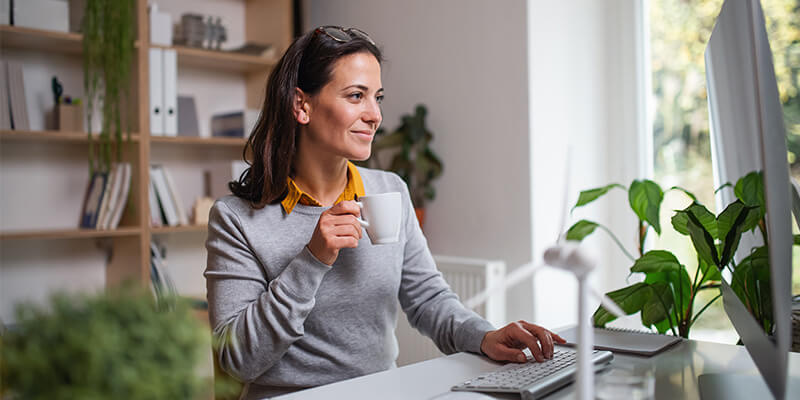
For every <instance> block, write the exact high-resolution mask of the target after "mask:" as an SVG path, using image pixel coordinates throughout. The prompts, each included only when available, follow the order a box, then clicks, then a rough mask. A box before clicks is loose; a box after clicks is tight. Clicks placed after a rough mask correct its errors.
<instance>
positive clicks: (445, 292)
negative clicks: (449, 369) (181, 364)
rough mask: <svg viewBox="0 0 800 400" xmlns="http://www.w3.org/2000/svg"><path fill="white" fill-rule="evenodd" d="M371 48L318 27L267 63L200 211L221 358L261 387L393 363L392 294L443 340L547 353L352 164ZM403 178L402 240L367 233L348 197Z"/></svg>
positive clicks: (369, 105)
mask: <svg viewBox="0 0 800 400" xmlns="http://www.w3.org/2000/svg"><path fill="white" fill-rule="evenodd" d="M381 59H382V56H381V52H380V50H379V49H378V47H377V46H376V45H375V43H374V42H373V41H372V39H370V38H369V36H367V34H366V33H364V32H362V31H360V30H357V29H354V28H348V29H343V28H340V27H331V26H327V27H320V28H317V29H315V30H314V31H312V32H309V33H307V34H305V35H303V36H302V37H300V38H298V39H297V40H295V42H294V43H293V44H292V45H291V46H290V47H289V49H288V50H287V51H286V53H285V54H284V55H283V57H282V58H281V60H280V62H279V63H278V65H277V66H276V67H275V69H274V70H273V71H272V73H271V75H270V78H269V82H268V84H267V93H266V101H265V103H264V106H263V108H262V111H261V118H260V120H259V122H258V124H257V125H256V127H255V129H254V131H253V133H252V134H251V136H250V139H249V142H248V146H249V147H250V148H251V149H252V152H253V156H252V164H251V166H250V168H249V169H248V170H247V171H246V172H245V173H244V174H243V176H242V177H241V179H240V180H239V181H237V182H231V185H230V186H231V191H232V192H233V193H234V196H227V197H224V198H222V199H220V200H218V201H217V202H216V204H215V205H214V207H213V208H212V210H211V214H210V218H209V236H208V242H207V243H206V247H207V249H208V266H207V269H206V272H205V276H206V279H207V284H208V300H209V305H210V319H211V324H212V327H213V333H214V335H215V337H217V338H219V339H222V343H223V345H222V347H221V348H220V349H219V358H218V361H219V364H220V366H221V367H222V368H223V369H225V370H226V371H227V372H228V373H230V374H231V375H233V376H234V377H236V378H238V379H240V380H242V381H243V382H247V383H248V385H247V387H246V388H245V394H244V395H243V396H242V397H244V398H262V397H265V396H272V395H278V394H282V393H287V392H291V391H295V390H300V389H303V388H308V387H312V386H317V385H322V384H326V383H331V382H335V381H339V380H343V379H348V378H353V377H356V376H360V375H364V374H369V373H373V372H378V371H382V370H386V369H388V368H392V367H394V366H395V359H396V358H397V353H398V349H397V341H396V339H395V336H394V328H395V321H396V318H397V316H398V308H397V304H398V300H399V305H400V306H401V307H402V309H403V311H404V312H405V313H406V315H407V317H408V319H409V321H410V322H411V325H412V326H414V327H415V328H417V329H418V330H420V331H421V332H422V333H423V334H425V335H427V336H429V337H430V338H431V339H433V340H434V341H435V342H436V344H437V346H438V347H439V349H441V350H442V351H443V352H445V353H454V352H459V351H470V352H475V353H481V352H482V353H483V354H485V355H487V356H489V357H490V358H492V359H495V360H500V361H514V362H525V361H526V357H525V354H524V353H523V352H522V350H521V349H524V348H525V347H528V348H530V350H531V352H532V354H533V356H534V358H536V360H537V361H543V360H545V359H546V358H549V357H552V352H553V340H556V341H559V342H561V341H562V339H561V338H560V337H558V336H557V335H555V334H553V333H551V332H549V331H547V330H545V329H543V328H541V327H539V326H536V325H533V324H529V323H527V322H524V321H520V322H516V323H512V324H509V325H508V326H506V327H504V328H502V329H499V330H495V329H494V327H493V326H492V325H491V324H489V323H488V322H487V321H485V320H484V319H482V318H481V317H480V316H478V315H477V314H475V313H474V312H472V311H470V310H467V309H465V308H464V307H463V306H462V305H461V303H460V302H459V300H458V298H457V297H456V295H455V294H454V293H453V292H452V291H451V290H450V289H449V287H448V285H447V284H446V282H445V281H444V279H442V276H441V274H440V273H439V272H438V271H437V270H436V266H435V264H434V261H433V258H432V257H431V253H430V251H429V249H428V246H427V242H426V240H425V237H424V236H423V235H422V231H421V230H420V227H419V224H418V222H417V220H416V218H415V214H414V212H413V206H412V204H411V201H410V198H409V195H408V189H407V187H406V185H405V184H404V182H403V181H402V180H401V179H400V178H399V177H398V176H397V175H395V174H393V173H390V172H384V171H378V170H371V169H365V168H360V167H356V166H354V165H353V164H352V163H350V161H349V160H365V159H367V158H368V157H369V155H370V151H371V143H372V139H373V136H374V134H375V131H376V130H377V129H378V126H379V125H380V123H381V109H380V102H381V100H382V98H383V87H382V85H381V65H380V63H381ZM385 192H401V193H402V200H403V206H404V212H403V216H402V218H403V222H402V223H403V225H402V229H401V234H400V240H399V242H397V243H394V244H386V245H372V244H371V243H370V242H369V239H368V238H366V237H364V236H363V233H362V229H361V226H360V225H359V223H358V221H357V218H358V217H360V211H359V207H358V206H357V205H356V204H355V202H354V201H353V200H354V199H355V198H356V196H362V195H365V194H374V193H385Z"/></svg>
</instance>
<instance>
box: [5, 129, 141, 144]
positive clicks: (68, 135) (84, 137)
mask: <svg viewBox="0 0 800 400" xmlns="http://www.w3.org/2000/svg"><path fill="white" fill-rule="evenodd" d="M96 135H97V133H96V132H95V133H92V137H93V138H95V140H96V138H97V136H96ZM0 140H2V141H45V142H50V141H56V142H78V143H85V142H88V141H89V138H88V134H87V133H86V132H65V131H6V130H0ZM123 140H127V135H126V134H123ZM131 141H132V142H134V143H135V142H138V141H139V135H138V134H136V133H131Z"/></svg>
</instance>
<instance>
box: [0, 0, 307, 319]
mask: <svg viewBox="0 0 800 400" xmlns="http://www.w3.org/2000/svg"><path fill="white" fill-rule="evenodd" d="M156 2H157V3H158V5H159V9H160V10H161V11H166V12H169V13H170V14H171V16H172V21H173V23H177V22H178V21H179V20H180V15H181V14H182V13H187V12H194V13H200V14H206V15H220V14H217V13H218V12H219V13H223V14H222V15H223V21H224V22H225V25H226V26H227V27H228V28H229V30H230V32H229V43H230V44H231V45H234V44H237V45H238V44H243V43H244V42H245V41H252V42H259V43H265V44H272V45H273V48H274V50H275V52H274V54H276V55H280V54H282V52H283V51H284V50H285V49H286V48H287V47H288V46H289V44H290V43H291V41H292V39H293V33H294V28H293V21H294V15H293V13H294V11H293V10H294V1H293V0H232V1H226V2H214V1H212V0H201V1H197V0H158V1H156ZM147 3H148V0H136V31H137V37H136V41H135V48H134V53H135V54H134V59H133V63H134V64H133V66H132V79H131V81H132V87H131V100H132V101H131V102H130V106H129V109H128V110H126V111H127V115H128V116H129V118H130V121H131V126H132V132H131V137H130V141H127V142H126V143H125V145H124V154H123V157H122V158H123V161H126V162H129V163H131V165H132V167H133V176H132V178H131V188H130V195H129V199H128V204H127V205H126V210H125V213H124V215H123V218H122V221H121V222H120V226H119V227H118V228H117V229H114V230H91V229H78V228H77V220H78V217H79V214H80V204H79V203H81V202H82V197H83V192H84V191H85V188H86V182H87V181H88V172H87V171H88V166H87V164H86V163H85V159H86V155H87V154H88V153H87V151H86V150H85V148H86V147H88V138H87V134H86V133H85V132H63V131H56V130H53V129H54V128H53V126H52V124H49V123H48V122H46V121H49V119H50V118H51V116H50V115H45V116H41V117H40V118H39V119H40V120H42V121H45V122H42V123H38V124H37V123H34V122H33V120H32V123H31V125H32V128H31V130H28V131H18V130H0V151H2V152H3V154H4V155H7V154H19V156H15V157H0V168H2V169H4V170H5V171H0V192H4V193H5V194H2V202H1V203H0V204H2V207H4V208H5V207H8V209H7V210H6V211H5V212H4V213H3V215H2V216H0V217H2V218H4V219H5V220H4V221H0V257H2V253H3V251H2V249H3V248H11V247H12V246H23V247H31V248H34V249H38V248H47V247H50V245H49V243H55V242H52V241H59V242H58V243H61V242H60V241H63V240H69V241H88V242H87V243H92V242H93V241H94V242H97V245H96V246H91V245H85V244H82V245H81V246H75V247H80V248H89V249H92V248H93V247H96V248H98V249H97V250H98V251H101V252H105V253H106V257H103V259H104V260H105V261H104V262H103V264H102V265H100V266H99V267H98V268H101V269H102V275H103V276H104V278H102V279H103V280H104V282H105V287H106V288H110V287H114V286H115V285H118V284H120V283H121V282H123V281H126V280H131V279H132V280H134V281H137V282H141V283H142V284H148V283H149V271H150V241H151V239H153V238H156V239H158V240H160V241H163V243H165V244H166V246H169V247H170V252H171V253H172V249H171V248H172V246H173V245H174V246H175V247H176V250H175V252H174V253H175V254H176V257H177V259H176V260H175V262H174V264H180V263H181V259H180V257H178V255H179V253H180V248H182V249H183V251H184V252H185V253H193V254H195V255H196V254H204V253H205V248H204V240H205V232H206V231H207V227H206V226H205V225H189V226H177V227H151V226H150V220H149V219H150V212H149V200H148V199H149V196H148V192H149V187H150V182H149V165H150V164H151V163H159V164H163V165H165V166H167V167H168V168H170V170H172V169H175V170H176V174H175V175H178V176H173V177H174V178H175V180H176V184H177V186H179V187H180V188H179V189H180V190H181V191H182V192H183V193H188V195H186V196H183V197H185V199H184V200H186V202H185V203H184V208H185V209H186V210H187V211H188V210H189V209H191V202H193V200H194V197H195V196H196V193H199V192H200V191H201V190H202V189H201V188H200V186H201V185H202V183H201V182H202V172H203V168H204V167H205V163H206V161H207V160H209V159H210V160H212V161H225V160H235V159H241V154H242V150H243V149H244V147H245V145H246V139H243V138H222V137H207V136H208V135H204V136H205V137H189V136H178V137H164V136H152V135H151V134H150V132H149V129H148V127H149V126H150V121H149V112H148V111H149V78H150V77H149V76H148V74H149V68H148V67H149V59H148V57H149V49H150V48H151V47H161V48H171V49H174V50H175V51H176V54H177V58H178V63H177V64H178V94H180V95H192V96H193V97H195V99H196V101H197V103H198V116H199V119H200V123H201V124H206V125H208V124H209V123H210V122H209V121H210V116H211V114H213V113H217V112H225V111H230V110H231V109H237V108H238V109H242V108H260V106H261V102H262V97H263V91H264V84H265V82H266V77H267V75H268V73H269V72H270V70H271V69H272V68H273V66H274V65H275V64H276V63H277V56H274V57H260V56H253V55H246V54H239V53H231V52H224V51H214V50H205V49H199V48H191V47H185V46H177V45H176V46H157V45H151V43H150V38H149V32H150V29H149V18H148V12H147ZM220 10H221V11H220ZM239 42H241V43H239ZM0 50H2V52H3V57H4V59H5V58H6V57H7V56H8V57H9V59H11V58H14V57H16V58H17V59H18V60H21V62H22V63H23V71H25V73H26V78H25V79H26V95H27V94H28V90H29V89H30V88H29V87H28V86H27V85H28V82H29V81H28V79H29V78H28V75H27V74H28V72H27V69H28V68H30V70H31V71H32V74H33V73H34V72H35V71H34V70H36V71H38V70H44V72H41V71H40V75H41V76H37V78H41V79H39V80H40V81H41V80H44V79H49V78H47V76H44V75H45V74H46V73H52V71H54V70H55V71H57V72H58V73H59V77H60V78H61V74H63V75H64V76H65V77H67V79H64V80H65V82H66V83H67V84H70V83H71V84H72V87H71V88H67V87H66V86H67V84H65V94H75V95H78V97H81V96H80V95H82V62H81V54H82V52H83V48H82V35H80V34H78V33H62V32H52V31H47V30H41V29H30V28H22V27H16V26H8V25H0ZM51 61H52V62H51ZM59 68H60V70H59ZM70 78H71V79H70ZM33 82H34V83H35V84H37V83H39V82H36V80H35V79H33ZM46 85H47V87H49V82H46ZM40 86H42V87H44V86H45V85H44V84H40ZM227 86H229V87H227ZM220 87H223V89H222V90H220ZM67 89H70V90H71V93H68V90H67ZM44 90H45V89H42V91H44ZM217 92H221V93H223V94H222V95H219V96H216V93H217ZM37 95H38V97H36V100H35V102H38V103H43V102H46V101H48V100H49V102H50V103H52V98H50V97H48V96H46V95H42V94H41V93H38V94H37ZM217 97H219V98H217ZM31 104H32V101H29V102H28V105H29V107H28V108H29V114H30V113H35V112H40V113H42V114H44V113H47V112H48V111H47V110H44V111H42V110H31ZM49 107H50V108H52V104H50V105H49ZM93 131H94V132H97V129H93ZM179 134H180V133H179ZM201 134H203V132H202V131H201ZM29 155H33V156H29ZM30 171H33V172H30ZM36 173H39V175H45V177H44V178H41V183H39V181H37V184H35V185H31V186H30V187H21V188H19V187H18V184H17V183H16V182H22V181H24V179H23V178H24V175H32V174H36ZM15 174H17V175H15ZM12 186H13V187H12ZM12 189H14V190H19V191H21V192H22V193H24V195H25V196H29V197H30V198H32V199H35V200H34V201H33V204H32V205H31V208H39V209H42V208H45V209H46V210H44V211H43V212H42V213H41V214H42V215H40V216H33V217H32V218H34V220H33V221H32V223H31V224H27V223H26V222H25V220H24V219H23V218H22V217H13V218H7V216H9V215H12V216H13V213H14V212H15V211H16V210H14V209H13V208H18V209H19V208H22V207H23V206H24V205H25V203H24V200H20V199H19V197H20V196H23V194H18V195H17V196H18V198H16V199H15V198H13V197H11V196H14V195H12V194H10V193H11V192H12V191H14V190H12ZM26 191H28V192H26ZM67 192H68V193H67ZM53 198H56V199H57V200H53ZM48 205H49V207H48ZM47 208H52V210H47ZM19 211H20V212H22V210H19ZM55 213H59V215H61V214H63V215H64V216H63V217H61V218H60V219H58V221H55V222H52V223H51V224H50V225H48V223H50V222H49V219H51V218H49V216H50V215H56V214H55ZM36 218H38V219H36ZM73 221H74V222H73ZM70 243H72V242H70ZM53 247H64V246H63V245H61V244H59V245H57V246H55V245H54V246H53ZM66 247H70V246H69V245H66ZM65 252H66V251H65ZM19 253H20V252H15V254H16V257H19ZM59 254H60V253H59ZM32 258H35V257H33V256H32ZM78 258H79V259H80V257H78ZM86 258H90V257H86ZM95 258H97V257H95ZM203 258H204V256H203ZM0 260H2V264H3V265H1V266H0V280H3V279H6V278H5V277H6V276H9V275H13V274H6V275H4V274H3V270H4V269H6V268H8V269H9V270H15V271H16V270H19V269H24V268H22V267H21V266H16V265H15V263H19V264H20V265H25V264H26V263H27V260H20V259H18V258H14V259H11V260H8V259H5V258H0ZM36 260H37V262H38V260H39V259H38V258H36ZM81 260H82V259H81ZM81 260H78V261H76V260H64V259H58V258H53V259H50V260H48V266H49V265H51V264H52V268H53V271H54V272H56V270H57V269H58V268H57V267H58V264H59V263H62V262H64V263H68V262H70V261H72V262H82V261H81ZM195 261H196V260H192V261H190V262H188V263H186V264H187V265H185V266H180V268H183V269H184V270H186V271H190V272H189V273H190V274H192V276H191V280H194V281H193V282H194V283H193V287H195V286H198V285H197V279H199V280H200V281H202V279H203V278H202V271H203V265H204V264H203V265H198V264H197V263H196V262H195ZM170 262H171V264H173V260H170ZM177 266H178V265H176V267H177ZM14 274H19V273H18V272H14ZM13 276H18V275H13ZM13 276H12V277H13ZM62 279H81V277H63V278H62ZM179 279H180V278H178V279H176V280H179ZM21 281H24V282H31V281H33V280H32V279H31V278H30V277H28V278H24V279H21ZM6 282H7V283H6V284H10V285H14V282H13V281H10V280H6ZM50 286H52V285H50ZM1 289H2V288H0V291H2V290H1ZM41 290H44V289H41ZM198 290H200V291H201V292H200V293H188V295H198V294H202V293H203V292H202V291H203V290H204V284H203V285H202V287H201V288H200V289H198ZM179 291H180V287H179ZM5 300H8V299H5V298H0V303H2V302H3V301H5ZM11 300H14V299H11ZM7 311H8V307H0V319H3V318H4V317H7V316H8V313H7Z"/></svg>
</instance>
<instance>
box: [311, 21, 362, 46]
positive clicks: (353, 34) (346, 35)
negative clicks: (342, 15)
mask: <svg viewBox="0 0 800 400" xmlns="http://www.w3.org/2000/svg"><path fill="white" fill-rule="evenodd" d="M314 33H315V34H325V35H326V36H328V37H329V38H331V39H333V40H335V41H337V42H339V43H346V42H349V41H350V40H353V39H355V38H360V39H364V40H366V41H367V42H369V43H370V44H371V45H373V46H377V45H376V44H375V42H374V41H373V40H372V38H370V37H369V35H367V33H366V32H364V31H362V30H361V29H358V28H342V27H341V26H335V25H326V26H320V27H319V28H317V29H315V30H314Z"/></svg>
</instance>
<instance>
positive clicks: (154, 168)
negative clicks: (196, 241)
mask: <svg viewBox="0 0 800 400" xmlns="http://www.w3.org/2000/svg"><path fill="white" fill-rule="evenodd" d="M188 224H189V221H188V218H187V214H186V213H185V212H184V208H183V202H182V201H181V198H180V196H179V194H178V191H177V188H176V186H175V182H174V181H173V180H172V177H171V176H170V174H169V172H167V169H166V168H165V167H164V166H163V165H159V164H153V165H151V166H150V225H151V226H153V227H160V226H179V225H188Z"/></svg>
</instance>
